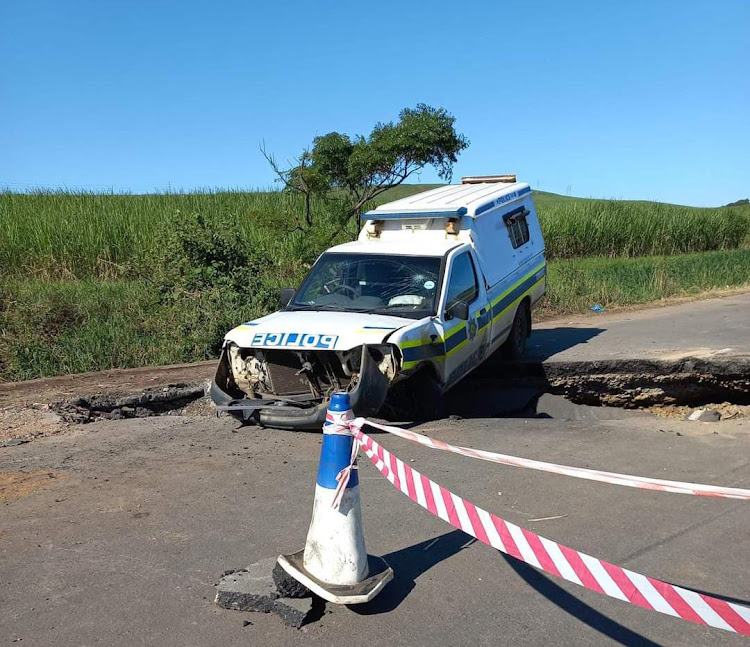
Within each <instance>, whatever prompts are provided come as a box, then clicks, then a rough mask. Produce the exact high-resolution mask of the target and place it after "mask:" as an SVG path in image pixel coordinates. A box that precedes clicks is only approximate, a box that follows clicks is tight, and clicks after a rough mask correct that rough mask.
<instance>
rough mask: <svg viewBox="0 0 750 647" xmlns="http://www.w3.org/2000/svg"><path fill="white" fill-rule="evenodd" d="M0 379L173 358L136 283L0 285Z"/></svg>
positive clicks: (153, 308) (152, 303)
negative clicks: (0, 331)
mask: <svg viewBox="0 0 750 647" xmlns="http://www.w3.org/2000/svg"><path fill="white" fill-rule="evenodd" d="M0 302H1V303H2V304H3V306H2V307H0V330H2V333H3V334H2V335H1V336H0V378H4V379H9V380H27V379H32V378H36V377H42V376H47V375H59V374H64V373H79V372H85V371H91V370H100V369H106V368H115V367H125V366H144V365H149V364H162V363H169V362H170V361H173V360H174V359H175V358H174V356H173V354H170V353H172V351H171V348H172V346H171V345H170V344H168V343H165V342H167V341H168V328H166V327H165V326H163V322H162V321H160V319H159V317H158V313H157V308H158V306H157V303H156V299H155V295H154V293H153V290H151V289H150V288H149V286H148V285H147V284H145V283H143V282H140V281H129V280H119V281H97V280H91V279H89V280H79V281H44V280H40V279H6V280H4V281H2V282H0Z"/></svg>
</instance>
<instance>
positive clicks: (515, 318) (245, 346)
mask: <svg viewBox="0 0 750 647" xmlns="http://www.w3.org/2000/svg"><path fill="white" fill-rule="evenodd" d="M365 218H366V222H365V225H364V227H363V229H362V231H361V232H360V234H359V238H358V240H356V241H354V242H351V243H345V244H343V245H337V246H336V247H332V248H331V249H329V250H327V251H326V252H325V253H323V254H322V255H321V256H320V258H318V260H317V262H316V263H315V265H314V266H313V268H312V269H311V271H310V273H309V275H308V276H307V278H306V279H305V280H304V281H303V283H302V285H301V287H300V288H299V290H292V289H287V290H283V291H282V295H281V305H282V309H281V310H280V311H278V312H275V313H273V314H271V315H268V316H265V317H261V318H260V319H256V320H254V321H248V322H247V323H244V324H242V325H240V326H237V327H236V328H234V329H233V330H231V331H230V332H229V333H228V334H227V336H226V339H225V343H224V348H223V350H222V354H221V358H220V360H219V366H218V369H217V371H216V376H215V378H214V380H213V382H212V385H211V397H212V399H213V401H214V403H215V404H216V405H217V408H218V410H219V411H225V412H230V413H232V414H233V415H235V416H237V417H238V418H240V419H242V420H245V421H249V422H255V423H257V424H260V425H263V426H267V427H276V428H280V429H319V428H320V427H321V425H322V423H323V421H324V419H325V412H326V407H327V402H328V399H329V398H330V396H331V394H332V393H333V392H334V391H338V390H347V391H349V393H350V395H351V401H352V405H353V409H354V412H355V413H356V414H357V415H362V416H367V415H374V414H375V413H377V412H378V411H379V410H380V409H381V407H382V406H383V405H384V403H386V399H387V398H389V399H390V398H393V399H399V398H400V399H401V401H403V400H404V398H406V399H407V400H410V401H411V402H412V404H414V405H416V406H417V407H418V409H417V413H418V414H419V415H420V416H421V417H430V416H433V415H436V414H438V413H439V411H440V401H441V395H442V393H443V392H445V391H446V390H447V389H449V388H450V387H452V386H453V385H455V384H456V383H457V382H458V381H459V380H461V379H462V378H464V377H465V376H466V375H467V374H468V373H470V372H471V371H472V370H473V369H474V368H476V367H477V366H479V364H481V363H482V362H483V361H484V360H485V359H486V358H487V357H489V356H490V355H491V354H492V353H494V352H495V351H497V350H499V349H501V348H502V349H503V351H504V352H505V354H506V355H507V356H508V357H509V358H512V359H517V358H519V357H520V356H521V354H522V353H523V351H524V348H525V345H526V338H527V337H528V336H529V334H530V332H531V310H532V308H533V307H534V305H535V304H536V303H537V302H538V301H539V299H540V298H541V297H542V295H543V294H544V290H545V270H546V263H545V258H544V240H543V239H542V232H541V229H540V228H539V219H538V218H537V213H536V210H535V208H534V202H533V200H532V196H531V187H530V186H529V185H528V184H525V183H518V182H516V181H515V176H490V177H476V178H464V179H463V181H462V184H460V185H449V186H444V187H440V188H437V189H433V190H430V191H426V192H424V193H420V194H417V195H414V196H411V197H408V198H404V199H402V200H397V201H395V202H391V203H389V204H384V205H382V206H380V207H378V208H377V209H375V210H373V211H369V212H367V213H366V214H365Z"/></svg>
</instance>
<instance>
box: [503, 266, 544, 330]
mask: <svg viewBox="0 0 750 647" xmlns="http://www.w3.org/2000/svg"><path fill="white" fill-rule="evenodd" d="M544 273H545V272H544V270H540V271H539V272H536V273H535V274H534V275H532V276H530V277H529V278H527V279H526V280H525V281H524V282H523V283H520V284H519V285H518V286H517V287H515V288H513V289H512V290H511V291H510V292H509V293H508V294H506V295H505V296H504V297H503V298H502V299H500V301H498V302H497V303H496V304H495V305H494V306H492V318H493V319H494V318H495V317H497V316H498V315H499V314H500V313H501V312H502V311H503V310H505V309H506V308H507V307H508V306H509V305H511V304H512V303H513V302H514V301H515V300H516V299H518V297H520V296H521V295H522V294H523V293H524V292H526V291H527V290H528V289H529V288H530V287H532V286H533V285H534V284H535V283H537V282H539V280H540V279H541V278H542V276H544ZM540 274H541V276H540Z"/></svg>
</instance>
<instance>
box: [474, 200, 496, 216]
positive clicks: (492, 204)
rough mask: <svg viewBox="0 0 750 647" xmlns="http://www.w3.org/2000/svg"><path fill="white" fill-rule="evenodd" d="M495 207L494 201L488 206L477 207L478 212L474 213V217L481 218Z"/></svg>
mask: <svg viewBox="0 0 750 647" xmlns="http://www.w3.org/2000/svg"><path fill="white" fill-rule="evenodd" d="M494 206H495V201H494V200H493V201H492V202H488V203H487V204H483V205H482V206H481V207H477V210H476V211H475V212H474V215H476V216H481V215H482V214H483V213H484V212H485V211H489V210H490V209H492V207H494Z"/></svg>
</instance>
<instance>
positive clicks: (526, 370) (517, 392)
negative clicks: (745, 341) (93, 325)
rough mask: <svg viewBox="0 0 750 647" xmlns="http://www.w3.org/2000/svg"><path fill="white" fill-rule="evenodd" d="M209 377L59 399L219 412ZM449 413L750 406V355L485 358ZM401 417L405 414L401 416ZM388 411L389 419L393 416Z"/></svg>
mask: <svg viewBox="0 0 750 647" xmlns="http://www.w3.org/2000/svg"><path fill="white" fill-rule="evenodd" d="M206 388H207V385H206V383H205V382H191V383H184V384H173V385H168V386H165V387H157V388H152V389H146V390H144V391H140V392H138V393H135V394H125V395H112V394H106V395H105V394H98V395H91V396H81V397H77V398H73V399H70V400H66V401H62V402H57V403H55V404H54V405H52V409H53V410H54V411H56V412H57V413H58V414H59V415H61V416H62V418H63V419H64V420H66V421H67V422H74V423H86V422H93V421H95V420H100V419H123V418H142V417H150V416H157V415H180V414H194V415H206V414H212V413H214V411H213V409H212V407H211V405H210V403H209V402H208V398H207V397H206V395H205V393H206ZM444 397H445V403H446V414H447V415H453V416H458V417H462V418H501V417H536V418H558V419H567V420H585V419H597V420H607V419H617V418H622V417H629V416H633V415H639V414H640V415H647V414H646V413H645V412H644V411H643V410H644V409H649V410H650V411H653V410H654V408H663V409H665V410H666V409H669V408H679V407H701V406H705V405H711V404H719V403H724V404H730V405H739V406H740V407H743V406H747V405H750V358H721V359H698V358H684V359H680V360H674V361H666V360H607V361H589V362H520V363H500V362H493V361H488V362H487V363H485V364H483V365H482V366H480V367H478V368H477V369H476V370H475V371H474V372H473V373H472V374H471V375H470V376H469V377H467V378H466V379H464V380H463V381H462V382H460V383H459V384H458V385H457V386H456V387H454V388H453V389H452V390H451V391H449V392H448V393H447V394H446V395H445V396H444ZM398 417H399V418H400V419H401V420H402V421H403V419H404V416H403V415H401V416H398ZM390 418H391V416H386V419H390Z"/></svg>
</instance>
